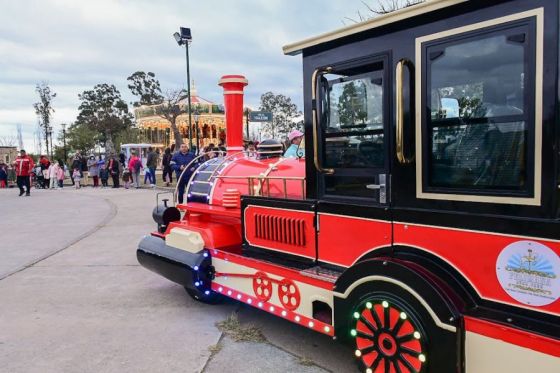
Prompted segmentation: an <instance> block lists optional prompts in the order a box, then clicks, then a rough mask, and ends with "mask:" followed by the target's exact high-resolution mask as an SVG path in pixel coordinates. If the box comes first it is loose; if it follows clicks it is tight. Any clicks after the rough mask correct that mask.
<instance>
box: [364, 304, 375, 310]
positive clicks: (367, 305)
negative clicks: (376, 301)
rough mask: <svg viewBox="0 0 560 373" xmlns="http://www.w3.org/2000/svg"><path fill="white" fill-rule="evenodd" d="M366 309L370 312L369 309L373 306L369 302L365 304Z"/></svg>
mask: <svg viewBox="0 0 560 373" xmlns="http://www.w3.org/2000/svg"><path fill="white" fill-rule="evenodd" d="M366 307H367V308H368V309H370V310H371V307H373V304H371V302H367V303H366Z"/></svg>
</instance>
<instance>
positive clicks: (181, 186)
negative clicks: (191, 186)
mask: <svg viewBox="0 0 560 373" xmlns="http://www.w3.org/2000/svg"><path fill="white" fill-rule="evenodd" d="M193 160H194V154H193V153H191V152H189V146H188V145H187V144H185V143H183V144H181V147H180V148H179V151H178V152H177V153H175V154H174V155H173V157H172V158H171V165H172V167H173V169H174V170H175V174H176V176H177V183H178V185H177V190H178V193H179V196H178V199H179V203H183V196H184V194H185V186H186V185H187V183H188V181H189V179H190V178H191V175H192V173H193V172H194V170H195V168H196V167H195V166H193V165H192V164H191V163H192V161H193ZM189 165H190V167H189V169H188V170H187V171H185V173H184V174H183V177H181V174H182V173H183V171H184V170H185V168H187V167H188V166H189Z"/></svg>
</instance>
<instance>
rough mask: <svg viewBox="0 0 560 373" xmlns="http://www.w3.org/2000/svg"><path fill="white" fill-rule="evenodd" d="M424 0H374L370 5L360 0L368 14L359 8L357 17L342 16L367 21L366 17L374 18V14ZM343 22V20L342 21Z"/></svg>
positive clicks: (381, 13)
mask: <svg viewBox="0 0 560 373" xmlns="http://www.w3.org/2000/svg"><path fill="white" fill-rule="evenodd" d="M424 1H425V0H375V3H376V4H374V5H370V4H368V3H367V2H365V1H362V4H364V6H365V7H366V10H367V13H368V14H365V15H364V14H362V12H360V11H359V10H358V11H357V15H358V19H357V20H356V19H353V18H350V17H344V18H345V19H346V20H348V21H350V22H353V23H358V22H363V21H367V20H368V19H371V18H374V17H376V16H380V15H383V14H387V13H391V12H394V11H395V10H399V9H402V8H407V7H409V6H412V5H416V4H419V3H423V2H424ZM343 23H344V21H343Z"/></svg>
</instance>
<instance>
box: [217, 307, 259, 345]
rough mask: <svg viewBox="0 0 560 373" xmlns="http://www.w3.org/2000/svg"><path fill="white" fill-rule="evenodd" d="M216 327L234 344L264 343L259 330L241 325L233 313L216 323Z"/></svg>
mask: <svg viewBox="0 0 560 373" xmlns="http://www.w3.org/2000/svg"><path fill="white" fill-rule="evenodd" d="M216 326H217V327H218V329H220V331H221V332H222V333H224V334H225V335H227V336H228V337H230V338H231V339H233V340H234V341H235V342H266V338H265V337H264V335H263V333H262V332H261V330H260V329H259V328H257V327H256V326H254V325H251V324H246V325H241V323H240V322H239V319H238V318H237V315H236V314H235V313H232V314H231V315H229V316H228V317H227V318H226V319H225V320H223V321H220V322H218V323H216Z"/></svg>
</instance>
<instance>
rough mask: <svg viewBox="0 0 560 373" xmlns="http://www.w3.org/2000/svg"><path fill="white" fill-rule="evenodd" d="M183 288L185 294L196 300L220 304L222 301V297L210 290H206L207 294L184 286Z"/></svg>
mask: <svg viewBox="0 0 560 373" xmlns="http://www.w3.org/2000/svg"><path fill="white" fill-rule="evenodd" d="M185 290H186V291H187V294H188V295H189V296H190V297H191V298H192V299H194V300H196V301H197V302H201V303H206V304H220V303H222V302H223V301H224V297H223V296H222V295H220V294H218V293H216V292H214V291H212V290H208V294H206V293H204V292H202V291H200V290H197V289H191V288H188V287H186V286H185Z"/></svg>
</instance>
